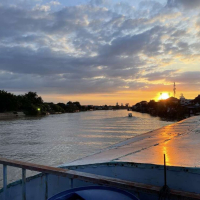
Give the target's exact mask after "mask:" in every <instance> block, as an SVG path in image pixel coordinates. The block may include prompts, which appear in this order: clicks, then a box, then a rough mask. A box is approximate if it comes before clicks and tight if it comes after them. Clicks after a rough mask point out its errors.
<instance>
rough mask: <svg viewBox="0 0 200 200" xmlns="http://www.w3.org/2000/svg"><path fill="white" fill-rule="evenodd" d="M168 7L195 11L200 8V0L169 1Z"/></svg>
mask: <svg viewBox="0 0 200 200" xmlns="http://www.w3.org/2000/svg"><path fill="white" fill-rule="evenodd" d="M168 6H177V7H183V8H185V9H195V8H199V7H200V1H199V0H189V1H188V0H168Z"/></svg>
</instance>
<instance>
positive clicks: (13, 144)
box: [0, 110, 172, 186]
mask: <svg viewBox="0 0 200 200" xmlns="http://www.w3.org/2000/svg"><path fill="white" fill-rule="evenodd" d="M128 113H129V112H128V111H126V110H117V111H112V110H109V111H88V112H80V113H66V114H60V115H49V116H44V117H24V118H17V119H12V120H1V121H0V157H4V158H9V159H15V160H21V161H27V162H32V163H36V164H43V165H49V166H58V165H60V164H63V163H66V162H70V161H72V160H75V159H78V158H81V157H84V156H87V155H89V154H93V153H95V152H97V151H99V150H101V149H104V148H106V147H108V146H111V145H113V144H116V143H118V142H121V141H123V140H125V139H128V138H131V137H134V136H136V135H138V134H142V133H146V132H148V131H151V130H155V129H158V128H160V127H162V126H165V125H169V124H171V123H172V122H167V121H162V120H161V119H160V118H159V117H152V116H150V115H149V114H144V113H138V112H132V114H133V117H128ZM0 172H2V166H0ZM8 172H9V173H8V180H9V182H11V181H13V180H16V179H18V178H20V175H19V170H14V169H13V168H11V167H9V168H8ZM28 174H29V175H30V174H31V173H28ZM1 185H2V173H0V186H1Z"/></svg>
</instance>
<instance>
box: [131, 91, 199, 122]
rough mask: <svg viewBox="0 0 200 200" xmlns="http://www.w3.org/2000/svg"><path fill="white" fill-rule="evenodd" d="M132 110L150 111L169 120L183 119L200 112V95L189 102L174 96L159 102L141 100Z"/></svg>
mask: <svg viewBox="0 0 200 200" xmlns="http://www.w3.org/2000/svg"><path fill="white" fill-rule="evenodd" d="M183 100H184V99H183ZM132 110H133V111H137V112H142V113H149V114H150V115H152V116H159V117H161V118H164V119H168V120H182V119H185V118H187V117H190V116H193V115H199V114H200V95H199V96H197V97H196V98H195V99H194V100H190V101H188V102H187V103H186V102H184V101H181V100H179V99H177V98H174V97H170V98H168V99H165V100H160V101H158V102H156V101H154V100H151V101H149V102H147V101H141V102H139V103H137V104H135V105H134V106H133V107H132Z"/></svg>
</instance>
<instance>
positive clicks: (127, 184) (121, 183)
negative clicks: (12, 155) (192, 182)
mask: <svg viewBox="0 0 200 200" xmlns="http://www.w3.org/2000/svg"><path fill="white" fill-rule="evenodd" d="M0 164H2V165H3V194H4V200H8V199H7V166H12V167H17V168H21V169H22V199H23V200H26V170H31V171H37V172H42V173H44V174H45V197H44V199H45V200H47V199H48V174H52V175H57V176H62V177H68V178H69V179H70V180H71V181H70V186H71V188H73V180H74V179H78V180H82V181H86V182H90V183H94V184H98V185H105V186H111V187H117V188H121V189H126V190H133V191H134V192H138V193H139V192H145V193H146V192H147V193H151V194H152V193H153V194H159V192H160V189H161V187H158V186H152V185H146V184H143V183H136V182H131V181H125V180H122V179H117V178H111V177H106V176H100V175H96V174H90V173H85V172H79V171H74V170H69V169H63V168H56V167H49V166H45V165H37V164H32V163H27V162H21V161H15V160H9V159H5V158H0ZM170 195H171V196H173V197H175V198H177V199H181V198H184V199H200V194H196V193H189V192H183V191H177V190H170Z"/></svg>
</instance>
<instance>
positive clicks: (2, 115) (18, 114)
mask: <svg viewBox="0 0 200 200" xmlns="http://www.w3.org/2000/svg"><path fill="white" fill-rule="evenodd" d="M19 117H25V114H24V113H23V112H6V113H0V120H4V119H13V118H19Z"/></svg>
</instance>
